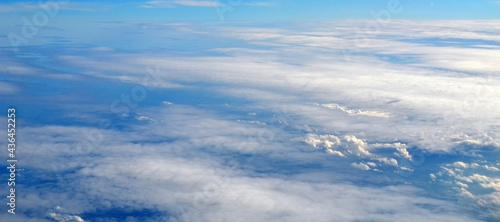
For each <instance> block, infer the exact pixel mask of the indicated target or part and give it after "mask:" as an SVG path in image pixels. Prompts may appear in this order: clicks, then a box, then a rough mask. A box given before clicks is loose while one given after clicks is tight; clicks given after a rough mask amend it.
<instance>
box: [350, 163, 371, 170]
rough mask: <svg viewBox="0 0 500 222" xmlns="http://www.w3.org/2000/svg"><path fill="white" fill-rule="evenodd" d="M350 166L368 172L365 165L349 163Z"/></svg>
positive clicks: (368, 168)
mask: <svg viewBox="0 0 500 222" xmlns="http://www.w3.org/2000/svg"><path fill="white" fill-rule="evenodd" d="M351 166H352V167H354V168H357V169H360V170H370V167H369V166H368V165H367V164H365V163H351Z"/></svg>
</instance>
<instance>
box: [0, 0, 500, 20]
mask: <svg viewBox="0 0 500 222" xmlns="http://www.w3.org/2000/svg"><path fill="white" fill-rule="evenodd" d="M7 2H8V3H7ZM7 2H3V3H2V4H1V5H2V6H1V8H3V10H2V9H1V8H0V10H2V11H4V12H5V11H17V10H23V9H25V10H32V9H33V8H34V7H28V6H26V5H36V4H37V3H36V2H31V3H29V2H18V1H7ZM67 2H68V4H67V6H65V7H64V8H66V9H71V10H69V11H68V12H67V13H63V15H64V16H68V17H69V18H74V19H100V20H107V21H113V20H119V21H123V20H146V21H148V20H219V19H221V18H222V19H224V20H268V21H269V20H331V19H373V17H374V16H373V13H379V12H380V11H383V10H388V9H389V7H392V6H389V5H392V4H393V5H394V6H395V8H396V7H397V6H400V7H401V8H400V9H401V12H400V13H394V14H393V13H391V16H392V17H393V18H399V19H498V18H500V2H498V1H495V0H478V1H451V0H422V1H416V0H415V1H413V0H391V1H389V0H385V1H378V0H377V1H362V0H353V1H349V0H325V1H300V0H275V1H229V0H216V1H212V0H202V1H195V0H177V1H175V0H171V1H170V0H158V1H117V2H114V1H85V2H79V1H67ZM23 5H24V7H23ZM397 8H398V9H399V7H397ZM217 10H219V12H217ZM220 12H223V13H222V14H223V17H220V16H219V14H221V13H220ZM12 13H20V12H12Z"/></svg>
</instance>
